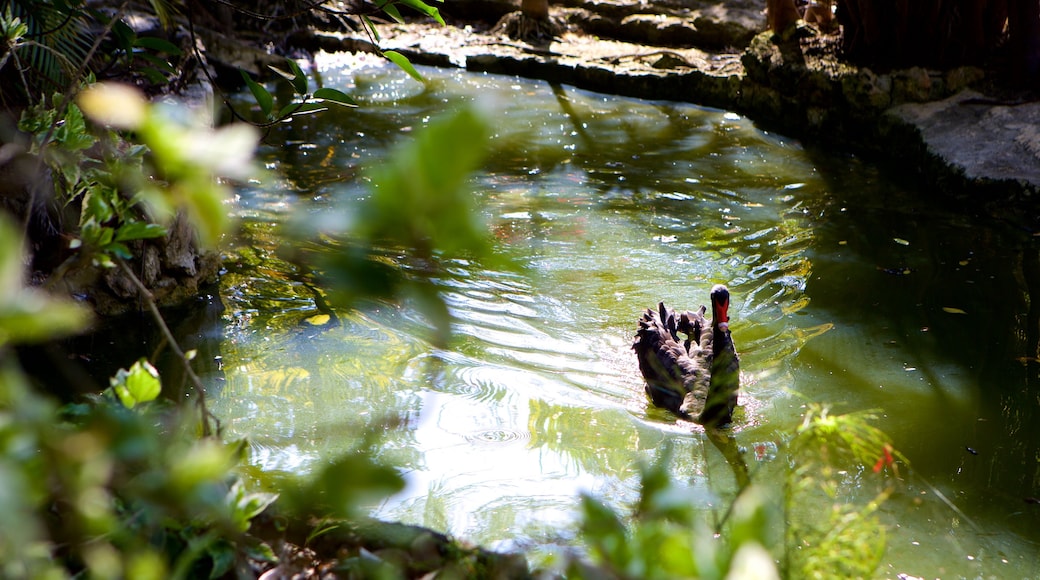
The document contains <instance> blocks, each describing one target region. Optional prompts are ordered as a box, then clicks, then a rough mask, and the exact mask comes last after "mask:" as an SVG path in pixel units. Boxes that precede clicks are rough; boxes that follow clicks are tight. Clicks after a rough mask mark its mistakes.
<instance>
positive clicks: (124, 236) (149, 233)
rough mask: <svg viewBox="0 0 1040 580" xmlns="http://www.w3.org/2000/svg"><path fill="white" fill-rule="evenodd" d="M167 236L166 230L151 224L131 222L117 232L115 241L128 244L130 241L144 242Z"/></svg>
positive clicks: (120, 227)
mask: <svg viewBox="0 0 1040 580" xmlns="http://www.w3.org/2000/svg"><path fill="white" fill-rule="evenodd" d="M165 235H166V228H165V227H163V226H161V225H159V224H153V223H150V222H143V221H139V222H130V223H126V224H123V225H121V226H119V229H118V230H117V231H116V237H115V241H117V242H128V241H130V240H143V239H149V238H161V237H163V236H165Z"/></svg>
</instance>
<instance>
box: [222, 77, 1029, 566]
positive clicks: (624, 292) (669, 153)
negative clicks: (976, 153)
mask: <svg viewBox="0 0 1040 580" xmlns="http://www.w3.org/2000/svg"><path fill="white" fill-rule="evenodd" d="M355 64H356V63H355ZM423 73H424V74H425V75H427V77H428V79H429V84H428V86H427V87H425V88H424V87H423V86H422V85H420V84H418V83H416V82H415V81H412V80H411V79H409V78H407V77H406V76H405V75H404V73H402V72H400V71H398V70H396V69H393V68H387V67H383V66H374V65H373V66H367V65H366V66H361V67H357V66H355V67H350V66H344V65H341V64H336V63H330V64H328V65H327V66H326V68H325V69H324V70H323V71H322V74H323V76H324V79H325V82H326V83H327V84H328V86H334V87H337V88H341V89H343V90H346V91H347V92H349V93H351V94H352V95H355V96H356V97H357V98H358V100H359V101H360V102H361V103H362V107H361V108H359V109H353V110H340V111H330V112H329V113H327V114H325V115H322V116H316V117H310V118H305V119H302V120H298V121H297V122H294V123H293V124H291V125H287V126H286V127H284V128H281V129H279V130H278V131H277V132H276V133H274V134H272V135H271V138H270V143H272V144H273V145H271V146H267V147H264V148H263V149H262V151H261V153H260V158H261V160H262V162H264V163H265V164H266V165H267V166H268V167H269V168H270V169H271V170H272V173H271V175H272V176H277V177H269V178H267V179H265V180H264V181H263V182H262V183H259V184H255V185H254V186H251V187H247V188H243V189H241V190H240V191H239V199H238V200H237V203H236V204H235V208H236V212H237V213H238V214H239V217H240V218H241V219H242V233H241V235H240V236H238V237H237V239H236V240H234V242H233V243H232V244H231V245H230V247H229V248H228V249H227V258H228V259H227V269H228V271H227V273H226V275H225V276H224V277H223V280H222V288H221V294H222V296H223V298H224V301H225V304H226V306H227V311H226V314H225V315H224V318H223V321H222V324H223V327H224V329H223V332H224V343H223V347H222V351H223V352H222V353H221V356H222V360H223V371H222V373H223V374H222V376H221V379H222V381H221V383H220V386H219V389H218V388H215V389H214V390H215V393H214V397H215V402H214V406H215V412H216V413H217V414H218V415H219V416H220V417H222V419H223V421H224V424H225V426H226V427H227V430H228V433H229V435H230V436H245V437H248V438H249V439H250V441H251V442H252V455H251V461H252V462H253V463H254V464H255V465H257V466H258V467H260V468H262V469H265V470H286V471H293V472H306V471H307V470H309V469H312V468H314V467H315V466H317V465H320V464H321V463H322V462H324V461H327V460H329V459H330V458H332V457H335V456H336V455H337V454H338V453H342V452H343V451H345V450H348V449H351V448H352V447H353V446H354V445H355V444H356V442H357V432H358V426H359V425H366V424H369V425H371V424H376V423H377V422H378V421H379V420H380V418H382V417H385V416H388V415H390V416H396V417H401V418H403V425H402V426H401V427H400V428H396V429H390V430H388V431H387V433H386V436H385V438H384V439H383V441H382V443H381V444H380V446H379V449H378V451H377V453H378V455H379V456H380V457H381V458H382V459H385V460H386V461H388V462H390V463H392V464H393V465H395V466H398V467H399V468H400V469H401V471H402V473H404V475H405V477H406V479H407V482H408V483H407V487H406V489H405V490H404V491H402V492H401V493H399V494H397V495H395V496H393V497H391V498H389V499H388V500H386V501H384V502H382V503H380V504H379V505H377V506H374V507H373V513H374V514H375V515H377V516H379V517H381V518H385V519H390V520H400V521H405V522H409V523H416V524H422V525H425V526H430V527H433V528H436V529H439V530H443V531H445V532H448V533H450V534H453V535H456V536H459V537H462V538H466V539H469V540H472V541H474V542H477V543H481V544H484V545H487V546H490V547H497V548H503V549H511V548H530V549H534V550H535V552H536V553H542V552H547V551H550V550H551V549H552V547H553V546H555V545H559V544H566V543H567V542H569V541H570V539H572V537H573V535H574V532H573V529H574V521H575V515H576V512H575V510H576V507H577V498H578V494H579V493H581V492H592V493H594V494H596V495H598V496H600V497H602V498H605V499H606V500H607V501H609V502H610V503H612V504H613V505H616V506H627V505H628V504H630V503H631V502H632V501H633V500H634V499H635V498H636V497H637V493H638V477H637V471H636V467H635V465H636V462H637V461H641V460H653V459H654V458H655V457H657V456H658V454H659V453H661V449H662V447H663V444H664V443H666V442H667V443H670V444H671V445H672V446H673V449H674V457H673V461H672V464H671V468H670V469H671V473H672V476H673V478H674V479H675V480H676V481H680V482H684V483H685V484H687V485H688V486H689V493H690V494H691V497H695V498H698V501H699V502H700V503H701V504H702V505H703V506H704V509H705V511H706V512H715V513H716V514H719V513H721V512H722V511H724V510H725V507H726V505H728V502H729V501H730V500H731V499H732V497H733V494H734V493H735V492H736V489H737V484H736V481H735V476H734V471H733V469H732V468H731V466H730V464H728V463H727V461H726V458H725V457H723V455H722V454H721V453H720V452H719V450H718V449H717V448H715V447H714V446H712V445H711V444H709V443H708V441H707V439H706V438H705V436H704V435H703V432H702V431H700V430H699V428H696V427H694V426H692V425H691V424H688V423H683V422H677V421H676V420H675V418H674V417H672V416H670V415H669V414H668V413H667V412H664V411H661V410H658V409H655V408H653V407H651V406H649V405H648V403H647V401H646V398H645V396H644V394H643V388H642V379H641V377H640V375H639V371H638V368H637V366H636V361H635V357H634V355H633V354H632V352H631V350H630V345H631V340H632V336H633V332H634V328H635V321H636V319H637V318H638V316H639V314H640V312H641V311H642V310H643V309H645V308H647V307H651V306H654V305H656V304H657V302H658V301H660V300H664V301H665V302H667V303H668V304H669V305H674V306H676V307H680V308H693V307H695V306H698V305H700V304H705V303H707V299H708V290H709V289H710V288H711V286H712V285H713V284H715V283H725V284H727V285H728V286H729V288H730V290H731V292H732V294H733V296H734V305H733V307H732V309H731V317H732V322H731V327H732V329H733V335H734V338H735V340H736V341H737V346H738V349H739V351H740V353H741V360H742V368H743V371H742V380H743V385H744V391H743V394H742V399H741V405H742V408H741V411H740V412H739V413H738V416H737V421H736V424H735V425H734V427H733V434H734V437H735V439H736V441H737V444H738V445H739V446H740V447H741V448H742V449H746V450H748V453H746V454H745V456H744V460H745V461H746V462H747V463H748V464H749V467H750V470H751V472H752V477H753V479H755V480H756V481H759V482H760V483H763V484H764V485H766V486H767V487H773V488H775V487H778V486H779V485H780V483H779V482H780V477H781V475H782V473H783V470H784V465H783V463H784V462H783V460H782V451H781V456H780V457H779V458H778V457H777V454H776V453H775V452H774V451H775V449H778V448H779V449H781V450H782V443H783V441H784V439H785V438H786V437H787V436H788V435H789V434H790V433H791V431H792V429H793V428H794V427H795V426H796V425H797V424H798V422H799V421H800V418H801V416H802V413H803V411H804V408H805V405H806V404H807V403H808V402H822V403H827V404H829V405H830V406H831V407H832V409H833V410H834V411H835V412H849V411H857V410H864V409H877V410H879V412H880V416H881V419H880V422H879V426H880V427H881V428H883V429H884V430H885V431H887V432H888V433H890V434H891V435H892V436H893V438H894V441H895V445H896V447H897V448H899V449H900V450H902V451H903V452H904V453H905V454H906V455H907V456H908V457H909V458H910V460H911V462H912V465H913V471H912V473H910V474H906V475H905V477H904V479H905V481H904V483H903V485H902V486H901V487H900V490H899V492H897V494H896V495H895V496H894V497H893V498H892V499H891V500H890V501H889V502H888V503H887V504H886V506H885V508H884V510H883V518H884V519H885V521H886V522H887V523H889V524H890V530H889V548H888V552H887V553H886V556H885V560H884V563H883V565H882V567H881V569H880V570H879V575H880V576H882V577H894V576H895V575H897V574H900V573H906V574H911V575H914V576H924V577H939V576H941V577H944V578H946V577H982V576H985V577H1001V578H1019V577H1021V578H1029V577H1036V576H1037V575H1040V563H1038V562H1040V558H1038V554H1040V549H1038V541H1040V524H1038V521H1040V509H1038V508H1040V506H1037V505H1034V504H1031V503H1028V502H1027V500H1028V499H1030V498H1035V497H1037V496H1038V495H1040V456H1038V453H1040V450H1038V449H1040V427H1038V426H1037V425H1038V424H1040V421H1038V419H1040V412H1038V409H1040V388H1038V385H1037V376H1038V373H1037V360H1036V357H1037V356H1038V352H1040V351H1038V348H1037V342H1038V337H1037V334H1038V331H1037V329H1038V321H1040V309H1038V307H1037V306H1036V305H1034V304H1033V303H1032V302H1031V300H1030V296H1031V295H1036V296H1040V253H1038V249H1037V244H1036V242H1035V241H1034V240H1033V239H1031V238H1030V237H1028V236H1026V235H1024V234H1021V233H1019V232H1016V231H1014V230H1013V229H1011V228H1008V227H1005V226H1004V225H1002V224H1000V223H996V222H992V221H989V220H986V219H983V218H975V217H968V216H969V215H970V213H969V212H968V211H967V210H966V209H965V208H960V207H955V206H954V204H952V203H950V202H949V201H945V200H943V199H941V198H940V197H937V196H933V195H930V194H927V193H924V192H921V191H918V190H916V189H914V186H913V185H912V184H907V183H905V182H904V183H901V182H900V181H899V180H897V179H894V178H893V176H891V175H887V174H886V173H885V172H884V171H882V170H880V169H878V168H876V167H873V166H871V165H869V164H866V163H864V162H862V161H860V160H859V159H857V158H855V157H851V156H847V155H841V154H838V153H831V152H821V151H810V150H806V149H805V148H803V147H802V145H800V144H799V143H798V142H796V141H794V140H791V139H788V138H785V137H782V136H780V135H775V134H771V133H768V132H764V131H761V130H759V129H757V128H756V127H755V126H754V124H753V123H751V122H750V121H749V120H747V119H745V118H742V117H740V116H738V115H735V114H732V113H726V112H724V111H718V110H710V109H704V108H699V107H694V106H690V105H685V104H677V103H666V102H648V101H639V100H633V99H624V98H619V97H612V96H605V95H600V94H594V93H589V92H585V91H579V90H576V89H574V88H572V87H567V86H550V85H548V84H546V83H543V82H537V81H528V80H522V79H517V78H512V77H502V76H491V75H483V74H471V73H466V72H463V71H457V70H436V69H424V70H423ZM471 101H479V102H480V105H481V106H482V107H484V108H485V109H486V110H488V111H489V112H490V115H491V117H492V119H493V128H494V132H495V135H494V141H495V143H497V144H499V146H497V147H495V151H494V154H493V156H492V158H491V159H489V160H488V163H487V165H486V170H485V171H484V172H482V173H481V174H480V175H477V176H475V177H474V179H473V184H474V190H475V192H476V195H477V196H478V197H479V199H480V201H481V203H482V204H483V206H484V208H485V212H486V218H487V220H488V222H489V224H490V227H491V229H492V231H493V232H494V235H495V237H496V239H497V242H498V243H499V244H501V246H502V248H503V251H509V252H511V254H512V255H515V256H519V257H520V260H521V261H522V262H523V263H524V266H526V268H527V270H526V272H520V273H518V272H503V271H494V270H488V269H485V268H482V267H480V266H479V265H476V264H472V263H468V262H464V261H459V262H457V263H453V264H451V268H450V272H449V274H448V275H447V276H446V277H445V278H443V279H442V280H440V282H439V283H440V285H441V287H442V290H443V293H444V297H445V299H446V300H447V302H448V304H449V305H450V307H451V313H452V317H453V332H454V339H453V342H452V343H451V344H450V346H449V347H448V348H446V349H436V348H434V347H433V346H432V345H431V344H430V342H429V341H428V340H427V337H429V326H428V324H427V323H426V322H425V321H424V320H423V319H422V317H421V316H420V315H419V314H417V312H416V311H415V309H414V308H412V307H410V306H409V305H408V304H407V303H406V304H404V305H394V304H389V303H387V304H376V305H369V306H367V307H365V308H362V309H360V310H353V311H346V310H339V311H337V314H338V315H339V318H340V322H341V324H339V325H331V324H330V325H325V326H322V325H321V324H315V322H320V321H322V320H323V319H315V318H312V317H314V316H315V315H317V314H320V313H321V312H322V305H321V304H320V302H321V300H320V298H319V299H318V300H316V299H315V296H319V297H320V296H321V293H322V292H321V289H316V288H314V287H313V286H311V285H309V284H307V283H306V282H305V281H304V277H302V276H301V275H300V272H298V271H297V270H296V268H295V267H294V266H293V265H291V264H289V263H287V262H285V261H283V260H281V259H279V257H278V253H277V252H278V249H279V246H280V245H281V244H282V243H283V241H282V239H281V238H280V234H279V232H278V226H279V225H280V224H282V223H285V222H286V221H287V220H288V219H289V218H290V216H292V215H294V212H296V215H299V212H304V215H310V216H314V217H315V219H317V218H318V217H320V216H322V215H324V214H326V213H328V212H331V211H334V210H336V209H342V208H343V207H349V205H350V204H355V203H358V200H363V199H364V198H365V196H366V195H367V190H366V189H365V182H364V179H362V178H360V175H361V172H360V171H359V168H360V167H362V166H363V165H364V164H366V163H372V162H378V160H380V159H381V158H383V157H384V156H385V155H386V154H387V149H388V148H389V147H390V146H391V145H392V144H393V143H395V142H397V141H399V140H401V139H406V138H408V137H409V135H410V134H411V133H412V132H414V131H419V130H421V128H422V126H423V125H425V124H427V123H428V122H429V121H430V119H431V118H435V117H437V116H438V115H441V114H443V113H444V112H446V111H449V110H452V109H453V108H456V107H458V106H460V104H461V103H464V102H471ZM904 181H905V180H904ZM312 243H313V245H314V246H315V247H317V248H318V249H319V251H328V252H333V251H336V246H335V245H333V244H330V243H326V242H323V241H322V240H315V241H313V242H312Z"/></svg>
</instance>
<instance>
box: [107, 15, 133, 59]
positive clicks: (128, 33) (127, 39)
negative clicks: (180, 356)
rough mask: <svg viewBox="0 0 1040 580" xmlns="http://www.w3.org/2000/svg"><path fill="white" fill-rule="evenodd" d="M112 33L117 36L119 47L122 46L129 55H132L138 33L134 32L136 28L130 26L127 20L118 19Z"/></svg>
mask: <svg viewBox="0 0 1040 580" xmlns="http://www.w3.org/2000/svg"><path fill="white" fill-rule="evenodd" d="M112 35H113V36H115V37H116V44H118V45H119V48H121V49H122V50H123V52H124V53H126V54H127V55H130V53H131V51H132V50H133V45H134V42H135V40H136V38H137V33H136V32H134V29H133V28H130V26H129V25H127V23H126V22H123V21H122V20H117V21H116V23H115V24H113V25H112Z"/></svg>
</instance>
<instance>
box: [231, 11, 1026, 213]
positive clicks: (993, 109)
mask: <svg viewBox="0 0 1040 580" xmlns="http://www.w3.org/2000/svg"><path fill="white" fill-rule="evenodd" d="M518 7H519V1H518V0H453V1H449V2H447V3H445V4H444V5H443V6H441V8H440V10H441V13H442V15H443V16H444V18H445V20H446V21H447V23H448V25H447V26H440V25H438V24H435V23H431V22H418V21H417V22H414V23H408V24H397V23H385V24H380V25H379V34H380V38H379V44H378V46H377V45H376V44H374V43H373V42H372V39H371V38H369V37H368V36H367V35H366V34H364V33H363V32H354V33H342V32H323V31H320V30H319V31H315V32H313V34H309V35H307V37H306V38H303V39H297V40H298V41H299V42H301V43H302V46H304V47H305V48H308V49H311V50H317V49H322V50H326V51H330V52H335V51H378V50H386V49H393V50H396V51H398V52H401V53H402V54H404V55H406V56H407V57H408V58H409V59H410V60H411V61H412V62H413V63H416V64H428V65H435V66H444V67H461V68H465V69H468V70H473V71H486V72H492V73H501V74H512V75H519V76H524V77H530V78H540V79H545V80H547V81H550V82H559V83H566V84H569V85H573V86H576V87H580V88H584V89H589V90H594V91H601V92H605V93H611V94H619V95H626V96H632V97H640V98H647V99H664V100H675V101H684V102H690V103H696V104H699V105H704V106H710V107H717V108H723V109H726V110H731V111H735V112H738V113H741V114H743V115H746V116H748V117H749V118H751V119H753V120H755V121H756V122H757V123H758V124H759V125H760V126H762V127H764V128H766V129H770V130H775V131H779V132H782V133H785V134H788V135H791V136H795V137H798V138H801V139H803V140H805V141H806V142H807V143H809V144H813V143H816V144H825V145H828V146H830V145H833V144H836V145H839V146H841V147H844V148H847V149H849V150H850V151H854V152H858V153H864V154H867V155H870V156H872V157H873V158H875V159H877V160H880V161H882V162H891V163H893V164H894V165H895V166H896V167H897V168H899V169H900V170H903V171H906V172H907V175H908V178H915V179H916V178H918V177H920V178H923V180H924V181H925V183H926V185H928V186H930V187H931V188H932V189H933V190H934V191H935V192H936V193H937V194H939V195H947V196H954V197H956V198H957V199H959V200H962V201H965V202H966V204H965V207H966V208H969V210H970V211H979V212H983V213H986V214H989V215H991V216H996V217H998V218H1000V219H1005V220H1007V221H1008V222H1010V223H1012V224H1014V225H1015V226H1016V227H1021V228H1026V229H1028V230H1029V231H1031V232H1032V231H1040V216H1038V215H1037V213H1038V212H1036V211H1035V209H1034V208H1035V206H1036V204H1037V200H1038V197H1037V196H1038V189H1040V129H1038V127H1040V123H1038V121H1040V103H1037V102H1028V101H1022V100H1007V99H1006V98H1004V97H998V96H990V95H997V93H996V92H994V91H993V87H994V77H995V76H996V75H994V74H993V73H991V72H988V71H987V70H984V69H982V68H976V67H961V68H955V69H951V70H945V71H940V70H928V69H924V68H911V69H906V70H892V71H873V70H870V69H868V68H862V67H856V66H852V65H849V64H847V63H844V62H842V61H841V60H840V59H839V58H838V55H837V48H836V46H837V42H836V40H835V38H834V37H833V36H828V35H825V34H822V33H820V32H819V31H816V30H815V29H812V28H810V27H805V28H802V29H800V30H799V31H797V33H796V34H794V35H792V37H791V38H789V39H786V40H783V39H780V38H779V37H776V36H774V35H773V34H771V33H769V32H762V31H763V30H765V28H766V23H765V14H764V0H736V1H727V2H722V1H717V0H716V1H711V0H686V1H682V2H679V1H676V0H664V1H658V2H653V3H649V2H640V3H621V2H617V1H615V0H564V1H563V2H561V3H559V4H553V5H552V9H551V12H552V15H553V17H554V19H556V21H557V23H558V25H559V26H560V29H561V30H562V33H561V34H559V35H557V36H556V37H555V38H553V39H551V41H548V42H539V43H533V44H532V43H528V42H524V41H520V40H513V39H511V38H509V37H508V36H507V35H506V34H505V33H504V32H503V31H502V30H501V28H502V27H498V28H496V27H495V25H496V23H498V22H499V20H500V19H501V18H502V17H503V16H505V15H507V14H509V13H510V12H512V11H515V10H517V9H518ZM239 64H241V63H239ZM1001 94H1005V93H1003V91H1001Z"/></svg>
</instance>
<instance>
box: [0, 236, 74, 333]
mask: <svg viewBox="0 0 1040 580" xmlns="http://www.w3.org/2000/svg"><path fill="white" fill-rule="evenodd" d="M22 255H23V254H22V237H21V230H20V228H19V227H18V226H17V225H15V224H14V223H12V222H11V221H10V220H9V219H8V218H7V217H4V216H0V347H3V346H6V345H9V344H19V343H28V342H39V341H44V340H51V339H55V338H59V337H62V336H65V335H68V334H71V333H74V332H78V331H80V330H83V328H85V327H86V325H87V323H88V322H89V320H90V312H89V311H88V310H87V309H86V308H83V307H82V306H80V305H79V304H75V303H72V302H65V301H61V300H57V299H52V298H49V297H47V296H45V295H44V294H42V293H40V292H39V291H38V290H33V289H29V288H25V287H24V286H23V282H22V281H23V280H24V279H25V278H24V276H23V265H22V264H23V261H22Z"/></svg>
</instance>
